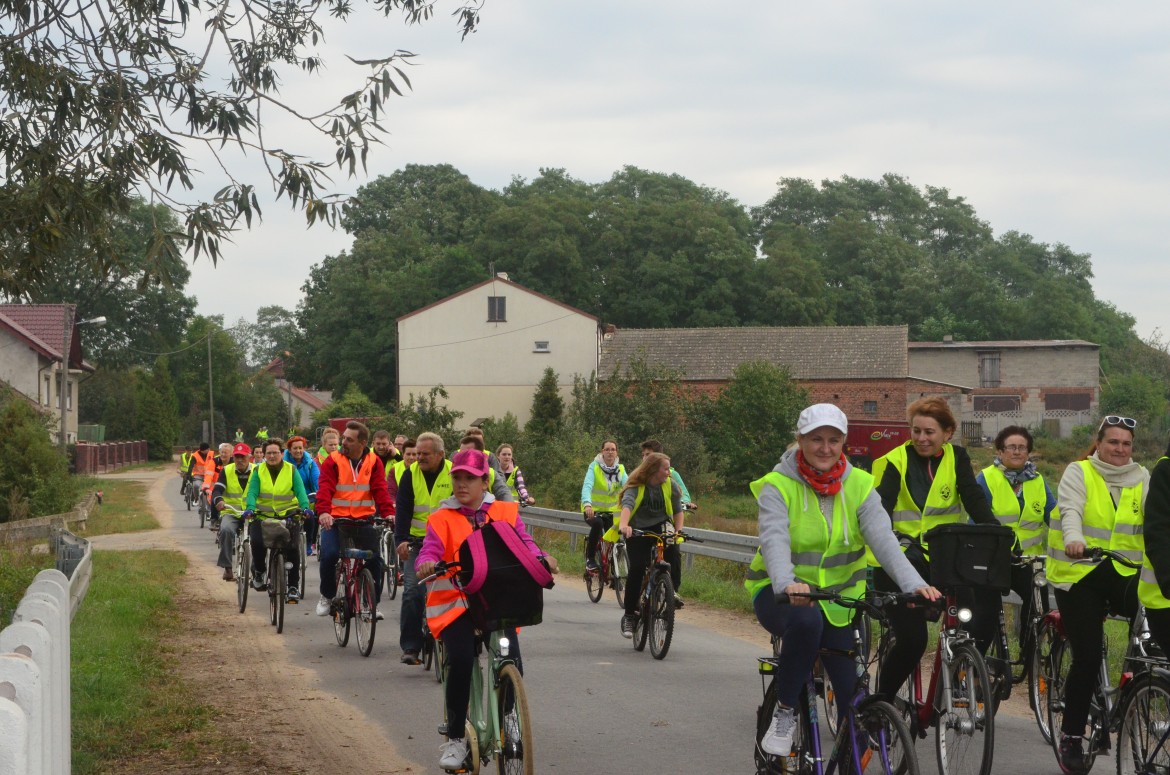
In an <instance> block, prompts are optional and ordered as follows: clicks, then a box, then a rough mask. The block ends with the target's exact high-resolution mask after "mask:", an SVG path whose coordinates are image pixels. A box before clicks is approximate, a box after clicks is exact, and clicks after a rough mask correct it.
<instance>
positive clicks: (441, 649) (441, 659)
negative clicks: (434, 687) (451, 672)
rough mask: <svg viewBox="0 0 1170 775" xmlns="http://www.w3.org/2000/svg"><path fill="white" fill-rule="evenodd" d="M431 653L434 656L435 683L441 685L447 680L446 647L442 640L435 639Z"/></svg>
mask: <svg viewBox="0 0 1170 775" xmlns="http://www.w3.org/2000/svg"><path fill="white" fill-rule="evenodd" d="M431 651H432V653H433V654H434V656H435V681H436V682H437V683H443V681H446V680H447V647H446V646H444V645H443V639H442V638H435V647H434V648H433V649H431Z"/></svg>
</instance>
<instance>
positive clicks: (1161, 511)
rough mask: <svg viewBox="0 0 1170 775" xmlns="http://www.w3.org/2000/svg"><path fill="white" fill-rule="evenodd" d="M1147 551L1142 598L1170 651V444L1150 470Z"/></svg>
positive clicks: (1140, 590) (1162, 645) (1153, 627)
mask: <svg viewBox="0 0 1170 775" xmlns="http://www.w3.org/2000/svg"><path fill="white" fill-rule="evenodd" d="M1143 537H1144V538H1145V551H1144V554H1143V555H1142V570H1141V574H1140V576H1139V578H1138V600H1139V601H1140V602H1141V604H1142V605H1144V606H1145V607H1146V623H1147V624H1149V626H1150V634H1151V635H1153V636H1154V640H1155V641H1157V642H1158V647H1159V648H1160V649H1162V653H1163V654H1170V447H1167V449H1166V452H1165V453H1164V454H1163V455H1162V457H1160V458H1159V459H1158V463H1157V465H1155V466H1154V470H1153V471H1151V472H1150V488H1149V495H1148V496H1146V523H1145V533H1144V534H1143Z"/></svg>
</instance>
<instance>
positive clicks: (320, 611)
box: [317, 595, 330, 616]
mask: <svg viewBox="0 0 1170 775" xmlns="http://www.w3.org/2000/svg"><path fill="white" fill-rule="evenodd" d="M329 606H330V600H329V598H327V597H325V596H324V595H321V597H320V598H318V599H317V616H328V615H329Z"/></svg>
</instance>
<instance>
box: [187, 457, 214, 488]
mask: <svg viewBox="0 0 1170 775" xmlns="http://www.w3.org/2000/svg"><path fill="white" fill-rule="evenodd" d="M193 457H194V458H195V465H194V466H192V467H191V478H193V479H196V478H198V479H202V480H203V486H204V488H210V487H211V485H212V484H214V482H209V481H207V479H208V477H210V476H214V475H215V454H214V453H212V451H211V450H210V449H209V450H207V456H206V457H204V456H203V455H200V454H199V453H198V452H196V453H194V455H193Z"/></svg>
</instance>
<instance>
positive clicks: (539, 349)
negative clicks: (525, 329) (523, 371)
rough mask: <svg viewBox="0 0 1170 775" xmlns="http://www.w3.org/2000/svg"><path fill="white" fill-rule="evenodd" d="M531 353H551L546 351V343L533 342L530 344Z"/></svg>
mask: <svg viewBox="0 0 1170 775" xmlns="http://www.w3.org/2000/svg"><path fill="white" fill-rule="evenodd" d="M532 352H534V353H547V352H552V351H551V350H549V349H548V342H533V343H532Z"/></svg>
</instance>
